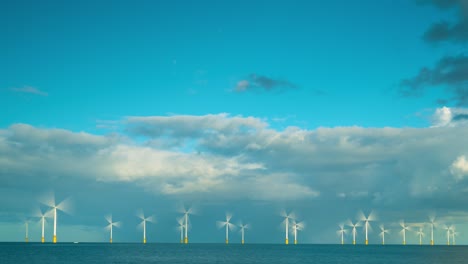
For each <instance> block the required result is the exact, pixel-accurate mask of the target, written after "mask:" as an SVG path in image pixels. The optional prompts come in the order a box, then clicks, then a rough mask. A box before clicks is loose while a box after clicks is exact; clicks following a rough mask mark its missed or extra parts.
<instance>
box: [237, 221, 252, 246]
mask: <svg viewBox="0 0 468 264" xmlns="http://www.w3.org/2000/svg"><path fill="white" fill-rule="evenodd" d="M239 227H240V231H241V234H242V240H241V244H242V245H243V244H244V230H245V229H248V228H250V226H249V225H248V224H245V225H244V224H242V223H241V224H239Z"/></svg>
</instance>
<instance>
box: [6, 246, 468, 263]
mask: <svg viewBox="0 0 468 264" xmlns="http://www.w3.org/2000/svg"><path fill="white" fill-rule="evenodd" d="M0 263H1V264H10V263H15V264H16V263H48V264H50V263H139V264H141V263H171V264H177V263H193V264H195V263H197V264H198V263H242V264H249V263H272V264H275V263H301V264H303V263H353V264H356V263H363V264H364V263H366V264H367V263H381V264H390V263H392V264H393V263H405V264H406V263H411V264H431V263H437V264H445V263H447V264H449V263H450V264H453V263H464V264H465V263H468V247H467V246H433V247H431V246H396V245H386V246H377V245H369V246H363V245H357V246H352V245H345V246H341V245H289V246H286V245H264V244H263V245H262V244H254V245H234V244H232V245H224V244H189V245H181V244H146V245H143V244H104V243H102V244H101V243H80V244H56V245H53V244H39V243H29V244H25V243H0Z"/></svg>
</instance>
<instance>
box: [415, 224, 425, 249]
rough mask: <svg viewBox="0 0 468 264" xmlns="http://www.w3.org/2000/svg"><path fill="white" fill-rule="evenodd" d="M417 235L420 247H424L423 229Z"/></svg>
mask: <svg viewBox="0 0 468 264" xmlns="http://www.w3.org/2000/svg"><path fill="white" fill-rule="evenodd" d="M416 234H417V235H418V236H419V245H422V237H423V236H424V233H423V229H422V227H420V228H419V231H418V232H416Z"/></svg>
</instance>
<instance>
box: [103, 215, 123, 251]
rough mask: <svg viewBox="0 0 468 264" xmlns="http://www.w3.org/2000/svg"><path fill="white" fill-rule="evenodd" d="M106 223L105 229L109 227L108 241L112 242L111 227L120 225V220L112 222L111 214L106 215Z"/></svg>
mask: <svg viewBox="0 0 468 264" xmlns="http://www.w3.org/2000/svg"><path fill="white" fill-rule="evenodd" d="M106 220H107V223H109V225H107V226H106V228H107V229H110V240H109V243H111V244H112V227H114V226H115V227H120V222H112V215H109V216H107V217H106Z"/></svg>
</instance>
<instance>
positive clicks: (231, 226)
mask: <svg viewBox="0 0 468 264" xmlns="http://www.w3.org/2000/svg"><path fill="white" fill-rule="evenodd" d="M231 218H232V215H230V214H226V221H224V222H223V221H217V222H216V225H217V226H218V228H223V227H226V244H229V229H231V230H233V229H234V227H235V225H234V224H232V223H231V222H230V221H231Z"/></svg>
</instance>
